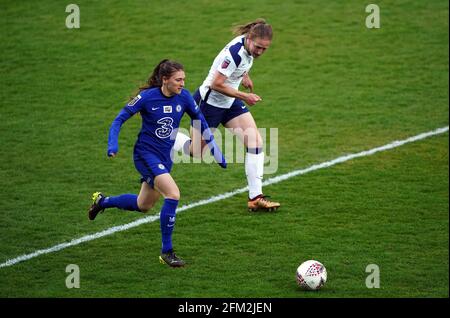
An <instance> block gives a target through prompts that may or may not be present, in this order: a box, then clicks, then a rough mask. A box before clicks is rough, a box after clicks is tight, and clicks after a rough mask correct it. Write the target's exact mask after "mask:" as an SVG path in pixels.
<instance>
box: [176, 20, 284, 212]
mask: <svg viewBox="0 0 450 318" xmlns="http://www.w3.org/2000/svg"><path fill="white" fill-rule="evenodd" d="M234 32H235V34H236V35H237V37H235V38H234V39H233V40H232V41H231V42H229V43H228V44H227V45H226V46H225V48H224V49H223V50H222V51H221V52H220V53H219V54H218V55H217V57H216V58H215V59H214V62H213V64H212V66H211V69H210V70H209V73H208V76H207V77H206V79H205V80H204V82H203V84H202V85H201V86H200V87H199V89H198V90H197V91H196V92H195V94H194V99H195V101H196V102H197V104H198V105H199V106H200V109H201V111H202V113H203V115H204V116H205V119H206V121H207V123H208V125H209V127H210V128H211V129H214V128H217V127H218V126H219V124H222V125H223V126H225V127H226V128H229V129H231V131H232V132H233V133H234V134H235V135H237V136H238V138H239V139H240V140H241V141H242V142H243V143H244V145H245V147H246V150H247V152H246V156H245V172H246V175H247V182H248V188H249V199H248V203H247V205H248V209H249V210H250V211H275V210H276V209H278V208H279V207H280V203H278V202H272V201H270V200H268V199H267V197H266V196H265V195H264V194H263V192H262V178H263V173H264V152H263V151H262V149H263V142H262V138H261V135H260V133H259V131H258V128H257V126H256V123H255V120H254V119H253V116H252V115H251V113H250V112H249V111H248V109H247V107H246V106H245V104H244V102H245V103H246V104H248V105H249V106H253V105H255V104H256V103H257V102H259V101H261V97H259V96H258V95H256V94H254V93H253V82H252V80H251V79H250V76H249V71H250V69H251V67H252V65H253V60H254V59H256V58H258V57H260V56H261V55H262V54H264V52H265V51H266V50H267V49H268V48H269V46H270V44H271V42H272V27H271V26H270V25H269V24H267V23H266V22H265V20H264V19H257V20H255V21H253V22H250V23H247V24H245V25H241V26H237V27H236V28H235V30H234ZM241 82H242V85H243V86H244V87H245V88H248V89H249V90H250V92H249V93H247V92H243V91H240V90H239V85H240V84H241ZM197 135H198V134H197ZM199 137H200V136H198V137H196V133H195V130H192V129H191V138H192V142H191V139H190V138H189V137H187V136H186V135H183V134H181V133H178V134H177V140H176V142H175V150H180V149H184V150H185V152H186V149H187V145H189V144H190V148H189V152H190V154H191V155H194V156H196V157H200V156H201V153H198V151H196V150H197V149H198V150H202V149H203V147H204V146H205V142H204V141H203V140H202V144H201V146H200V145H198V142H199V141H200V140H201V139H200V138H199Z"/></svg>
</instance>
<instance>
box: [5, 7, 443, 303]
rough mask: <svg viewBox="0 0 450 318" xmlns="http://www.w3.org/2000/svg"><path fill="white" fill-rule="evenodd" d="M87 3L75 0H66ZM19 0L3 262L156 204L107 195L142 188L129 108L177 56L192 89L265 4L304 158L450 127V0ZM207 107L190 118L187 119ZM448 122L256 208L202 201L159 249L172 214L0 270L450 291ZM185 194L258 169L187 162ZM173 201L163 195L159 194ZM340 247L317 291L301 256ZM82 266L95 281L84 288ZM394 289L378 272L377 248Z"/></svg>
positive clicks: (304, 162) (308, 177) (273, 77)
mask: <svg viewBox="0 0 450 318" xmlns="http://www.w3.org/2000/svg"><path fill="white" fill-rule="evenodd" d="M67 4H69V2H68V3H67ZM67 4H66V3H64V2H61V1H56V0H54V1H49V0H47V1H41V2H39V4H37V3H36V2H35V1H6V0H1V1H0V23H1V41H0V55H1V59H0V75H1V76H0V94H1V98H0V100H1V108H0V109H1V111H0V180H1V183H0V220H1V221H0V233H1V240H0V263H3V262H6V261H7V260H10V259H14V258H16V257H18V256H20V255H23V254H29V253H33V252H35V251H36V250H40V249H45V248H49V247H52V246H54V245H57V244H60V243H63V242H68V241H70V240H72V239H75V238H79V237H82V236H84V235H89V234H94V233H97V232H100V231H103V230H105V229H108V228H111V227H113V226H118V225H122V224H126V223H130V222H132V221H135V220H138V219H140V218H142V217H145V216H143V215H142V214H139V213H131V212H124V211H119V210H116V209H111V210H107V211H106V212H105V213H103V214H102V215H100V216H99V217H98V218H97V219H96V220H95V221H94V222H90V221H89V220H88V219H87V208H88V207H89V205H90V198H91V194H92V192H94V191H99V190H100V191H103V192H104V193H106V194H109V195H116V194H120V193H136V192H137V191H139V183H138V174H137V172H136V171H135V168H134V165H133V161H132V149H133V145H134V142H135V139H136V135H137V133H138V131H139V128H140V118H139V117H138V116H136V117H135V118H132V119H130V120H129V121H128V122H127V123H126V124H125V125H124V126H123V127H122V131H121V134H120V140H119V144H120V152H119V156H118V157H117V158H115V159H114V160H111V159H108V158H107V157H106V142H107V134H108V129H109V125H110V123H111V121H112V120H113V119H114V117H115V116H116V114H117V113H118V112H119V110H120V109H121V108H122V107H123V105H124V103H125V102H126V100H127V99H128V98H129V96H130V95H131V94H133V92H134V91H135V90H136V88H137V87H138V85H139V84H141V83H143V82H144V81H145V80H146V79H147V77H148V75H149V74H150V72H151V70H152V69H153V67H154V66H155V65H156V64H157V63H158V62H159V61H160V60H161V59H163V58H171V59H175V60H178V61H180V62H182V63H183V64H184V65H185V68H186V76H187V81H186V86H187V88H188V89H189V90H190V91H191V92H193V91H194V90H195V89H196V88H197V87H198V85H199V84H200V83H201V82H202V81H203V79H204V77H205V76H206V74H207V72H208V70H209V67H210V65H211V62H212V61H213V59H214V57H215V56H216V54H217V53H218V52H219V50H220V49H222V47H223V46H224V45H225V44H226V43H227V42H228V41H229V40H230V39H231V38H232V34H231V31H230V29H231V26H232V25H233V24H235V23H245V22H248V21H251V20H253V19H255V18H258V17H264V18H266V19H267V21H268V22H269V23H271V24H272V26H273V29H274V39H273V43H272V46H271V47H270V48H269V50H268V51H267V52H266V53H265V55H263V56H262V57H261V58H260V59H258V60H255V62H254V66H253V68H252V71H251V76H252V79H253V81H254V83H255V93H257V94H259V95H260V96H261V97H262V98H263V102H261V103H260V104H258V105H257V106H255V107H253V108H251V112H252V114H253V116H254V117H255V119H256V122H257V124H258V126H259V127H261V128H267V129H269V128H278V155H279V156H278V170H277V171H276V173H275V174H271V175H266V176H265V178H270V177H273V176H277V175H281V174H284V173H288V172H290V171H293V170H296V169H302V168H306V167H309V166H311V165H314V164H317V163H321V162H325V161H328V160H333V159H335V158H337V157H340V156H343V155H345V154H350V153H357V152H360V151H363V150H369V149H372V148H375V147H379V146H382V145H385V144H387V143H390V142H392V141H394V140H401V139H405V138H408V137H411V136H415V135H417V134H420V133H422V132H427V131H431V130H434V129H436V128H440V127H445V126H448V122H449V118H448V111H449V109H448V103H449V98H448V87H449V82H448V74H449V71H448V65H449V63H448V62H449V55H448V1H444V0H433V1H419V0H399V1H378V2H376V4H378V5H379V7H380V17H381V25H380V26H381V27H380V28H379V29H368V28H367V27H366V24H365V20H366V17H367V15H368V14H369V13H366V12H365V7H366V5H367V3H366V2H364V1H359V0H351V1H325V0H323V1H322V0H320V1H293V0H288V1H259V0H248V1H245V2H244V1H219V0H218V1H202V0H192V1H188V2H186V1H170V2H168V1H130V2H129V1H118V0H117V1H112V0H111V1H85V0H79V1H77V2H76V4H77V5H78V6H79V8H80V28H79V29H68V28H66V25H65V21H66V17H67V16H68V14H69V13H66V12H65V8H66V5H67ZM188 125H189V121H188V117H187V116H186V117H185V118H184V119H183V122H182V126H183V128H188ZM448 141H449V139H448V132H447V133H444V134H440V135H438V136H434V137H430V138H427V139H424V140H421V141H417V142H415V143H409V144H406V145H404V146H401V147H398V148H395V149H393V150H390V151H385V152H380V153H377V154H375V155H373V156H368V157H363V158H359V159H354V160H351V161H347V162H345V163H342V164H339V165H335V166H332V167H329V168H326V169H320V170H317V171H313V172H310V173H307V174H304V175H301V176H297V177H294V178H291V179H289V180H286V181H284V182H280V183H277V184H273V185H270V186H268V187H266V188H265V192H266V193H267V194H269V195H271V197H272V198H273V199H274V200H277V201H280V202H281V203H282V207H281V209H280V210H279V211H278V212H277V213H273V214H257V215H255V214H251V213H249V212H248V211H247V210H246V193H242V194H238V195H236V196H233V197H231V198H228V199H226V200H221V201H218V202H214V203H211V204H208V205H203V206H199V207H196V208H192V209H189V210H186V211H184V212H182V213H180V214H179V216H178V217H177V224H176V227H175V231H174V236H173V239H174V246H175V248H176V251H177V253H178V254H179V255H180V256H182V257H183V258H184V259H185V260H186V261H187V263H188V265H187V266H186V267H185V268H181V269H172V268H169V267H167V266H163V265H161V264H159V262H158V255H159V250H160V230H159V222H158V221H156V222H153V223H147V224H144V225H141V226H139V227H135V228H132V229H130V230H127V231H123V232H120V233H115V234H113V235H110V236H106V237H103V238H100V239H96V240H92V241H89V242H86V243H83V244H80V245H77V246H73V247H69V248H66V249H63V250H61V251H58V252H54V253H49V254H45V255H41V256H38V257H35V258H32V259H29V260H27V261H24V262H20V263H17V264H15V265H12V266H8V267H3V268H0V297H2V298H9V297H63V298H66V297H67V298H72V297H150V298H172V297H174V298H192V297H212V298H216V297H217V298H228V297H230V298H231V297H233V298H234V297H238V298H258V297H262V298H310V297H313V298H321V297H323V298H355V297H358V298H359V297H364V298H403V297H406V298H418V297H420V298H436V297H438V298H444V297H448V296H449V293H448V279H449V278H448V270H449V265H448V251H449V237H448V233H449V228H448V221H449V212H448V209H449V204H448V195H449V193H448V181H449V178H448V176H449V169H448V168H449V158H448V154H449V144H448ZM173 176H174V178H175V180H176V181H177V184H178V185H179V188H180V190H181V201H180V206H183V205H186V204H189V203H193V202H197V201H199V200H202V199H207V198H210V197H212V196H214V195H218V194H222V193H225V192H229V191H233V190H235V189H239V188H242V187H244V186H246V179H245V173H244V165H243V164H241V163H230V164H229V167H228V169H226V170H223V169H220V168H219V167H218V166H217V165H215V164H204V163H203V164H193V163H190V164H189V163H183V164H177V165H175V166H174V169H173ZM160 207H161V201H160V202H159V203H158V204H157V206H156V207H155V208H154V209H153V210H151V211H150V212H149V214H148V215H155V214H157V213H158V212H159V208H160ZM307 259H317V260H319V261H321V262H322V263H323V264H324V265H325V266H326V268H327V270H328V282H327V284H326V285H325V286H324V288H323V289H322V290H320V291H319V292H317V293H311V292H304V291H301V290H300V289H299V288H298V287H297V285H296V282H295V270H296V268H297V266H298V265H299V264H300V262H302V261H304V260H307ZM69 264H77V265H78V266H79V269H80V288H72V289H68V288H67V287H66V284H65V282H66V278H67V276H68V275H69V274H68V273H66V271H65V269H66V266H67V265H69ZM369 264H377V265H378V266H379V269H380V288H371V289H370V288H367V287H366V284H365V281H366V278H367V276H368V275H369V273H366V272H365V269H366V267H367V265H369Z"/></svg>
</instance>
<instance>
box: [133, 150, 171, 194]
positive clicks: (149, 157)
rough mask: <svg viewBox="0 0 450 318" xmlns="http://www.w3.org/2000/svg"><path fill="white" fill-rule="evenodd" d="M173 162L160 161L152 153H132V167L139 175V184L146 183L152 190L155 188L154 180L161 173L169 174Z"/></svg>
mask: <svg viewBox="0 0 450 318" xmlns="http://www.w3.org/2000/svg"><path fill="white" fill-rule="evenodd" d="M172 165H173V162H172V161H171V160H170V161H164V160H161V159H160V158H159V157H158V156H156V155H154V154H152V153H148V152H147V153H146V152H139V151H136V150H135V151H134V166H135V167H136V170H137V171H139V173H140V174H141V183H142V182H147V183H148V185H149V186H150V187H152V188H154V187H155V178H156V177H157V176H159V175H160V174H163V173H170V170H172Z"/></svg>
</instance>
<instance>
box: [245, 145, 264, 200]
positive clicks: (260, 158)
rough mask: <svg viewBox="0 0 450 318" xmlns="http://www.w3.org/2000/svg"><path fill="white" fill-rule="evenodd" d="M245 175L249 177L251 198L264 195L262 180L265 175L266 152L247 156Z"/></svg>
mask: <svg viewBox="0 0 450 318" xmlns="http://www.w3.org/2000/svg"><path fill="white" fill-rule="evenodd" d="M245 174H246V175H247V182H248V192H249V194H248V195H249V198H250V199H253V198H254V197H256V196H258V195H260V194H262V179H263V174H264V152H262V153H258V154H254V153H249V152H247V153H246V155H245Z"/></svg>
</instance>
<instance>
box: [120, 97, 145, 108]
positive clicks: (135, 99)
mask: <svg viewBox="0 0 450 318" xmlns="http://www.w3.org/2000/svg"><path fill="white" fill-rule="evenodd" d="M141 98H142V97H141V95H137V96H136V97H135V98H133V99H132V100H131V101H130V102H129V103H128V104H127V106H134V105H136V103H137V102H138V101H139V100H140V99H141ZM122 105H123V104H122Z"/></svg>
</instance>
